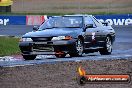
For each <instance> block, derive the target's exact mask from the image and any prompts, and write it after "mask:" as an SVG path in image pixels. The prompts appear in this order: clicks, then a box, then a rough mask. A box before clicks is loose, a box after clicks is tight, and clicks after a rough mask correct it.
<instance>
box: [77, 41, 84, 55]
mask: <svg viewBox="0 0 132 88" xmlns="http://www.w3.org/2000/svg"><path fill="white" fill-rule="evenodd" d="M76 49H77V52H78V55H82V53H83V45H82V42H81V40H78V41H77V42H76Z"/></svg>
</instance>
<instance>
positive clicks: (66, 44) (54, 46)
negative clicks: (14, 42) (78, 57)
mask: <svg viewBox="0 0 132 88" xmlns="http://www.w3.org/2000/svg"><path fill="white" fill-rule="evenodd" d="M75 42H76V39H73V40H60V41H47V42H20V43H19V47H20V50H21V52H22V54H23V55H44V54H46V55H52V54H56V52H60V51H63V52H65V53H68V52H71V51H72V52H74V51H75Z"/></svg>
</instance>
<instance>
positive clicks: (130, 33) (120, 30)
mask: <svg viewBox="0 0 132 88" xmlns="http://www.w3.org/2000/svg"><path fill="white" fill-rule="evenodd" d="M32 28H33V26H24V25H21V26H12V25H11V26H0V35H10V36H18V37H20V36H22V35H23V34H25V33H26V32H29V31H32ZM113 28H114V29H115V31H116V41H115V43H114V45H113V52H112V54H111V55H100V54H99V53H98V52H97V53H90V54H84V55H83V57H74V58H70V57H69V56H68V55H67V57H66V58H55V56H52V55H49V56H47V55H40V56H37V58H36V59H35V60H30V61H24V59H21V60H15V59H16V58H14V60H13V61H0V66H2V67H15V66H25V65H35V64H44V63H49V64H54V63H57V62H69V61H75V62H78V61H82V60H105V59H107V60H109V59H110V60H111V59H129V58H132V25H131V26H130V25H129V26H113Z"/></svg>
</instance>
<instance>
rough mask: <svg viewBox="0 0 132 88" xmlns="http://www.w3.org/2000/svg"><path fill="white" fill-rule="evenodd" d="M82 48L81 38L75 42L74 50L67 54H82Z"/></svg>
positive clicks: (72, 55)
mask: <svg viewBox="0 0 132 88" xmlns="http://www.w3.org/2000/svg"><path fill="white" fill-rule="evenodd" d="M83 50H84V47H83V41H82V40H81V39H78V40H77V41H76V43H75V51H74V52H71V53H69V54H70V56H71V57H76V56H82V54H83Z"/></svg>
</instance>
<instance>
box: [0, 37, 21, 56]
mask: <svg viewBox="0 0 132 88" xmlns="http://www.w3.org/2000/svg"><path fill="white" fill-rule="evenodd" d="M18 42H19V39H18V38H12V37H0V56H6V55H13V54H20V50H19V47H18Z"/></svg>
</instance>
